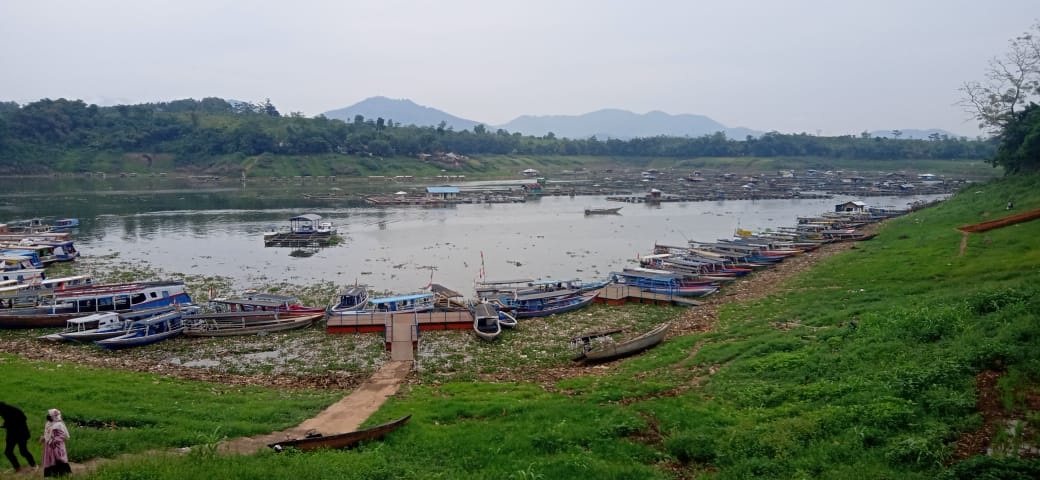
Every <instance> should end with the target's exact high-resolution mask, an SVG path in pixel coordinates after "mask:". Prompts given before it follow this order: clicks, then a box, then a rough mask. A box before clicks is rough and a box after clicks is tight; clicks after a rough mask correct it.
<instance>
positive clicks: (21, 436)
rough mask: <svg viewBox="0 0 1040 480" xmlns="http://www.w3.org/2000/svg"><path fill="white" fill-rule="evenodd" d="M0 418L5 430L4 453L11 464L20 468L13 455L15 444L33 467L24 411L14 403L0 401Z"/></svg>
mask: <svg viewBox="0 0 1040 480" xmlns="http://www.w3.org/2000/svg"><path fill="white" fill-rule="evenodd" d="M0 418H3V420H4V425H3V428H4V430H6V431H7V435H6V440H7V447H6V448H4V455H6V456H7V459H8V460H10V461H11V465H12V466H14V469H15V470H16V471H17V470H18V469H20V468H21V465H20V464H19V463H18V457H16V456H15V455H14V447H15V445H17V446H18V450H19V451H20V452H21V453H22V456H23V457H25V460H26V461H28V462H29V466H30V467H35V466H36V460H35V459H34V458H33V456H32V454H31V453H29V447H28V444H29V437H30V436H31V435H29V423H28V422H27V421H26V419H25V413H23V412H22V411H21V410H19V409H18V407H15V406H14V405H8V404H6V403H4V402H0Z"/></svg>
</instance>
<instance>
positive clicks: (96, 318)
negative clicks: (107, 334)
mask: <svg viewBox="0 0 1040 480" xmlns="http://www.w3.org/2000/svg"><path fill="white" fill-rule="evenodd" d="M110 318H119V314H118V313H116V312H106V313H95V314H92V315H87V316H85V317H76V318H70V319H69V321H68V323H69V325H84V324H87V323H92V322H101V321H102V320H108V319H110Z"/></svg>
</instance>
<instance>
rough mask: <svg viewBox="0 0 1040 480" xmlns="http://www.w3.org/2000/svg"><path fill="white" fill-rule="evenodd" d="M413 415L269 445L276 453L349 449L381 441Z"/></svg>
mask: <svg viewBox="0 0 1040 480" xmlns="http://www.w3.org/2000/svg"><path fill="white" fill-rule="evenodd" d="M411 418H412V416H411V415H405V416H403V417H401V418H398V419H397V420H393V421H390V422H387V423H384V424H382V425H376V426H374V427H371V428H365V429H361V430H355V431H353V432H347V433H340V434H337V435H315V436H307V437H304V438H293V439H287V440H283V441H280V442H273V443H269V444H267V446H268V447H271V448H272V449H274V451H276V452H281V451H283V450H285V449H287V448H296V449H299V450H303V451H308V450H319V449H323V448H324V449H348V448H354V447H356V446H358V445H359V444H360V443H361V442H364V441H368V440H379V439H381V438H383V437H385V436H386V435H387V434H389V433H390V432H393V431H394V430H397V429H398V428H401V426H403V425H404V424H405V423H408V420H409V419H411Z"/></svg>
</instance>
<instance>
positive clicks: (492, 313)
mask: <svg viewBox="0 0 1040 480" xmlns="http://www.w3.org/2000/svg"><path fill="white" fill-rule="evenodd" d="M473 316H474V317H477V318H487V317H494V318H498V310H495V307H494V306H492V305H491V304H489V303H478V304H476V305H475V306H474V307H473Z"/></svg>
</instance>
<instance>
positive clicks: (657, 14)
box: [0, 0, 1040, 136]
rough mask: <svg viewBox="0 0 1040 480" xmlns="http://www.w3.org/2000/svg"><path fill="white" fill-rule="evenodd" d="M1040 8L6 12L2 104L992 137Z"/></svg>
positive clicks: (387, 0)
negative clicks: (637, 117)
mask: <svg viewBox="0 0 1040 480" xmlns="http://www.w3.org/2000/svg"><path fill="white" fill-rule="evenodd" d="M1038 19H1040V1H1037V0H994V1H992V2H980V1H978V0H971V1H969V0H949V1H946V0H935V1H924V0H920V1H914V0H903V1H889V0H873V1H859V2H847V1H842V0H820V1H808V0H761V1H751V0H748V1H739V0H733V1H718V0H716V1H695V0H688V1H682V0H675V1H664V0H660V1H657V0H640V1H636V0H630V1H611V0H573V1H568V0H553V1H546V0H523V1H507V0H499V1H495V0H438V1H398V0H381V1H371V2H361V1H335V0H328V1H325V0H295V1H291V2H290V1H284V0H280V1H273V0H263V1H256V0H254V1H220V0H206V1H201V0H198V1H197V0H171V1H149V0H126V1H112V0H92V1H83V0H36V1H15V0H9V1H8V0H0V72H2V74H0V100H13V101H17V102H19V103H23V104H24V103H27V102H31V101H35V100H38V99H41V98H52V99H53V98H62V97H64V98H70V99H73V98H75V99H82V100H85V101H87V102H88V103H97V104H99V105H113V104H117V103H142V102H154V101H166V100H175V99H181V98H196V99H200V98H203V97H221V98H227V99H237V100H246V101H251V102H262V101H264V99H266V98H270V99H271V102H272V103H273V104H274V105H275V106H276V107H278V109H279V110H280V111H282V112H283V113H288V112H302V113H303V114H305V115H307V116H313V115H317V114H319V113H322V112H325V111H328V110H333V109H336V108H341V107H346V106H349V105H352V104H354V103H357V102H359V101H361V100H363V99H365V98H368V97H371V96H377V95H382V96H386V97H390V98H408V99H411V100H413V101H415V102H416V103H418V104H420V105H426V106H430V107H434V108H438V109H440V110H444V111H446V112H448V113H450V114H453V115H456V116H460V117H463V118H467V119H470V120H475V121H478V122H485V123H487V124H489V125H497V124H502V123H505V122H508V121H509V120H512V119H513V118H515V117H517V116H519V115H524V114H530V115H577V114H582V113H587V112H590V111H594V110H598V109H602V108H620V109H625V110H630V111H633V112H636V113H645V112H648V111H651V110H660V111H664V112H667V113H671V114H680V113H693V114H701V115H706V116H709V117H711V118H712V119H714V120H716V121H719V122H721V123H723V124H725V125H726V126H729V127H737V126H743V127H749V128H754V129H758V130H777V131H780V132H785V133H787V132H806V133H812V134H815V133H820V134H823V135H841V134H847V133H859V132H862V131H864V130H874V129H896V128H899V129H910V128H942V129H945V130H949V131H951V132H953V133H956V134H959V135H968V136H975V135H977V134H978V133H979V131H978V129H977V126H976V122H974V121H973V120H970V119H969V117H968V116H967V114H966V113H964V111H963V110H962V109H961V108H960V107H958V106H956V105H955V103H956V102H957V101H958V99H959V98H960V97H961V94H960V92H958V88H959V87H960V85H961V84H962V83H963V82H965V81H969V80H982V79H983V74H984V72H985V68H986V66H987V62H988V61H989V60H990V59H991V58H993V57H995V56H999V55H1001V54H1003V53H1004V52H1006V51H1007V50H1008V48H1007V47H1008V41H1009V40H1010V39H1012V38H1013V37H1015V36H1017V35H1019V34H1021V33H1023V32H1025V31H1027V30H1029V29H1030V27H1031V26H1032V25H1033V24H1034V23H1036V21H1037V20H1038Z"/></svg>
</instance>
